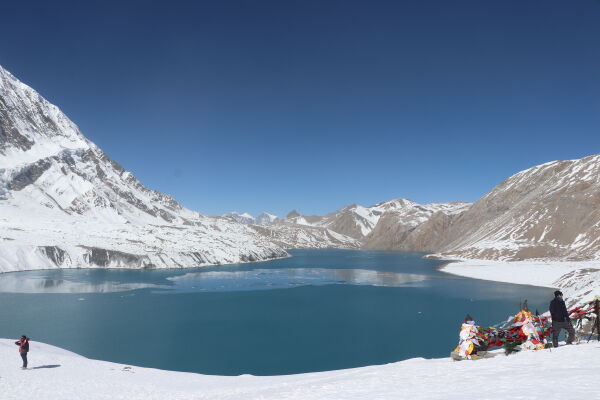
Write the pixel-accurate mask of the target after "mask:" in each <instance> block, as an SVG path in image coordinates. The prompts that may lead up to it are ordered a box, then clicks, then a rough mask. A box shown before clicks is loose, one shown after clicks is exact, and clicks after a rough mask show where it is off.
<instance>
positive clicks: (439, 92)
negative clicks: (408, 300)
mask: <svg viewBox="0 0 600 400" xmlns="http://www.w3.org/2000/svg"><path fill="white" fill-rule="evenodd" d="M2 14H3V18H2V23H1V24H0V37H1V38H2V41H1V45H0V64H1V65H3V66H4V67H5V68H7V69H8V70H10V71H11V72H12V73H13V74H15V75H16V76H17V77H18V78H20V79H21V80H23V81H24V82H25V83H27V84H29V85H31V86H32V87H34V88H35V89H37V90H38V91H39V92H40V93H41V94H42V95H44V96H45V97H47V98H48V99H49V100H50V101H52V102H54V103H55V104H57V105H58V106H59V107H61V109H62V110H63V111H64V112H65V113H66V114H67V115H68V116H69V117H70V118H71V119H72V120H73V121H75V122H76V123H77V124H78V125H79V126H80V127H81V129H82V130H83V132H84V134H85V135H86V136H87V137H88V138H90V139H91V140H92V141H94V142H95V143H96V144H98V145H99V146H100V147H101V148H102V149H103V150H104V151H105V152H106V153H107V154H108V155H109V156H110V157H111V158H113V159H114V160H116V161H117V162H119V163H120V164H122V165H123V166H124V167H125V168H127V169H129V170H131V171H132V172H133V173H134V174H135V175H136V176H137V177H138V178H139V179H140V180H141V181H142V182H143V183H144V184H146V185H147V186H149V187H151V188H153V189H157V190H159V191H162V192H166V193H170V194H172V195H173V196H175V198H176V199H178V200H179V201H180V202H182V203H183V204H184V205H186V206H187V207H190V208H193V209H197V210H199V211H201V212H205V213H207V214H220V213H224V212H227V211H231V210H238V211H249V212H251V213H254V214H257V213H259V212H261V211H263V210H264V211H269V212H273V213H276V214H279V215H282V214H285V213H287V212H288V211H289V210H291V209H294V208H295V209H297V210H298V211H300V212H301V213H304V214H323V213H326V212H329V211H332V210H334V209H337V208H339V207H341V206H343V205H346V204H352V203H360V204H364V205H370V204H373V203H376V202H379V201H384V200H389V199H392V198H396V197H406V198H410V199H412V200H415V201H418V202H434V201H453V200H467V201H474V200H476V199H478V198H479V197H480V196H482V195H483V194H485V193H486V192H487V191H489V190H490V189H491V188H492V187H494V186H495V185H496V184H498V183H499V182H500V181H502V180H503V179H504V178H506V177H508V176H510V175H511V174H513V173H515V172H517V171H520V170H522V169H525V168H528V167H530V166H533V165H536V164H539V163H543V162H546V161H551V160H555V159H571V158H580V157H584V156H586V155H590V154H595V153H598V152H600V129H599V128H600V1H598V0H578V1H567V0H564V1H555V0H539V1H537V0H531V1H529V0H527V1H524V0H502V1H481V0H472V1H463V0H453V1H447V0H438V1H432V0H412V1H352V0H346V1H326V0H319V1H311V0H302V1H285V0H278V1H259V0H256V1H249V0H248V1H227V0H223V1H211V2H209V1H197V2H192V1H189V2H184V1H153V2H146V1H118V2H117V1H102V2H81V1H53V2H46V1H44V2H32V1H20V2H16V1H13V2H6V3H4V4H3V5H2Z"/></svg>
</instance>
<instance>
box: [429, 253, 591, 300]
mask: <svg viewBox="0 0 600 400" xmlns="http://www.w3.org/2000/svg"><path fill="white" fill-rule="evenodd" d="M441 271H444V272H447V273H450V274H454V275H459V276H466V277H468V278H475V279H485V280H489V281H496V282H507V283H516V284H520V285H532V286H545V287H550V288H560V289H561V290H562V291H563V293H564V294H565V297H566V298H567V299H568V300H569V299H570V300H571V301H570V302H569V303H570V304H572V303H574V302H578V301H587V300H592V299H593V298H594V297H595V296H600V261H490V260H462V261H458V262H452V263H449V264H447V265H445V266H444V267H442V268H441Z"/></svg>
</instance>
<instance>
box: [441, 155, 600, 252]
mask: <svg viewBox="0 0 600 400" xmlns="http://www.w3.org/2000/svg"><path fill="white" fill-rule="evenodd" d="M440 251H441V252H442V253H443V254H442V257H444V258H459V259H462V258H477V259H495V260H522V259H542V258H544V259H564V260H593V259H598V257H600V155H594V156H590V157H586V158H582V159H579V160H570V161H553V162H549V163H545V164H542V165H538V166H535V167H533V168H529V169H527V170H525V171H521V172H519V173H517V174H515V175H513V176H511V177H510V178H508V179H506V180H505V181H504V182H502V183H501V184H499V185H498V186H497V187H495V188H494V189H493V190H492V191H491V192H489V193H488V194H486V195H485V196H484V197H482V198H481V199H480V200H479V201H477V202H476V203H474V204H473V206H472V207H470V208H469V210H467V211H466V212H464V213H463V214H461V215H460V216H458V218H457V219H456V221H455V222H454V223H453V224H452V226H451V227H450V229H449V230H448V231H447V235H446V238H445V239H444V242H443V244H442V245H441V246H440Z"/></svg>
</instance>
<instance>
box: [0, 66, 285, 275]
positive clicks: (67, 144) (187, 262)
mask: <svg viewBox="0 0 600 400" xmlns="http://www.w3.org/2000/svg"><path fill="white" fill-rule="evenodd" d="M286 254H287V253H286V252H285V251H284V250H283V249H282V248H281V247H279V246H277V245H275V244H273V243H272V242H270V241H269V240H267V239H265V238H264V237H262V236H260V235H258V234H257V233H256V231H255V230H253V229H251V228H249V227H247V226H244V225H241V224H238V223H235V222H231V221H228V220H225V219H222V218H210V217H206V216H203V215H201V214H200V213H198V212H195V211H191V210H188V209H186V208H184V207H182V206H181V205H180V204H179V203H177V201H175V200H174V199H173V198H172V197H170V196H168V195H165V194H162V193H159V192H156V191H154V190H150V189H148V188H146V187H145V186H144V185H142V184H141V183H140V182H139V181H138V180H137V179H136V178H135V177H134V176H133V174H131V173H130V172H128V171H125V170H124V169H123V168H122V167H121V166H120V165H118V164H117V163H115V162H114V161H112V160H110V159H109V158H108V157H107V156H106V155H105V154H104V153H103V152H102V151H101V150H100V149H99V148H98V147H97V146H96V145H94V144H93V143H91V142H90V141H89V140H87V139H86V138H85V137H84V136H83V135H82V134H81V132H80V131H79V128H78V127H77V126H76V125H75V124H74V123H73V122H71V121H70V120H69V119H68V118H67V117H66V116H65V115H64V114H63V113H62V112H61V111H60V110H59V109H58V108H57V107H56V106H54V105H52V104H50V103H49V102H48V101H46V100H45V99H44V98H42V97H41V96H40V95H39V94H38V93H37V92H35V91H34V90H33V89H31V88H30V87H28V86H27V85H25V84H23V83H21V82H19V81H18V80H17V79H16V78H15V77H14V76H13V75H11V74H10V73H9V72H8V71H6V70H4V69H3V68H2V67H0V272H5V271H14V270H23V269H37V268H56V267H60V268H75V267H111V268H163V267H196V266H199V265H203V264H219V263H233V262H242V261H255V260H263V259H268V258H274V257H283V256H286Z"/></svg>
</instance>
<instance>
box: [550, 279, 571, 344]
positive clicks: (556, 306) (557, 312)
mask: <svg viewBox="0 0 600 400" xmlns="http://www.w3.org/2000/svg"><path fill="white" fill-rule="evenodd" d="M550 315H551V316H552V344H553V345H554V347H558V335H559V334H560V331H561V330H562V329H566V330H567V333H568V334H569V337H568V338H567V344H571V343H573V341H574V340H575V329H573V325H572V324H571V318H569V312H568V311H567V306H566V305H565V301H564V300H563V294H562V292H561V291H560V290H557V291H556V292H554V300H552V301H551V302H550Z"/></svg>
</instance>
